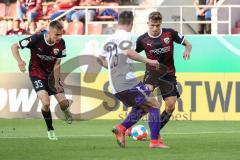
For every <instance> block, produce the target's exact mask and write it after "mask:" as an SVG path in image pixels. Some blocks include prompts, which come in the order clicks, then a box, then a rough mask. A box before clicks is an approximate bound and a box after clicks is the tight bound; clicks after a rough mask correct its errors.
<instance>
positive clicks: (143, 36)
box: [138, 32, 149, 41]
mask: <svg viewBox="0 0 240 160" xmlns="http://www.w3.org/2000/svg"><path fill="white" fill-rule="evenodd" d="M146 37H149V35H148V32H145V33H143V34H142V35H140V36H139V37H138V41H141V40H142V39H144V38H146Z"/></svg>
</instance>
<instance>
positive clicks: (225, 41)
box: [216, 36, 240, 56]
mask: <svg viewBox="0 0 240 160" xmlns="http://www.w3.org/2000/svg"><path fill="white" fill-rule="evenodd" d="M216 37H217V39H218V40H219V41H220V42H221V43H222V44H223V45H224V46H225V47H226V48H228V49H229V50H230V51H232V52H233V53H234V54H236V55H237V56H240V50H239V49H238V48H236V47H234V46H233V45H232V44H231V43H229V42H228V41H227V40H226V39H224V38H223V37H221V36H216Z"/></svg>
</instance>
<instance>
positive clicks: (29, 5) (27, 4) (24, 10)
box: [17, 0, 42, 33]
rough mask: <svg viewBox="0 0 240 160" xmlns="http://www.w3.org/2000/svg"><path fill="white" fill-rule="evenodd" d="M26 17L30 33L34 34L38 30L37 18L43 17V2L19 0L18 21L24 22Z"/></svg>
mask: <svg viewBox="0 0 240 160" xmlns="http://www.w3.org/2000/svg"><path fill="white" fill-rule="evenodd" d="M24 15H26V16H27V20H28V27H29V26H32V27H31V30H30V31H29V32H31V33H34V32H35V29H36V26H37V24H36V18H37V17H39V16H41V15H42V0H18V1H17V20H21V21H23V18H24Z"/></svg>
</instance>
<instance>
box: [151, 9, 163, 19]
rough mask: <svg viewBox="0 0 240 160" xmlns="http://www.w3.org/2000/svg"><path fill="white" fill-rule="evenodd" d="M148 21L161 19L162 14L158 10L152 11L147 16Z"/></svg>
mask: <svg viewBox="0 0 240 160" xmlns="http://www.w3.org/2000/svg"><path fill="white" fill-rule="evenodd" d="M148 20H149V21H162V14H161V13H160V12H158V11H154V12H152V13H150V14H149V16H148Z"/></svg>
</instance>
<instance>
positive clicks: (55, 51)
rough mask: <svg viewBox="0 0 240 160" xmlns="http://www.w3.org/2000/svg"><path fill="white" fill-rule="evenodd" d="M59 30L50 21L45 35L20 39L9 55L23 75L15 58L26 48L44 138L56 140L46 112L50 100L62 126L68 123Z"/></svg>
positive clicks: (58, 25) (56, 23)
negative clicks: (61, 116) (58, 109)
mask: <svg viewBox="0 0 240 160" xmlns="http://www.w3.org/2000/svg"><path fill="white" fill-rule="evenodd" d="M62 34H63V26H62V24H61V22H59V21H52V22H51V23H50V24H49V32H48V33H38V34H34V35H32V36H30V37H27V38H24V39H22V40H21V41H19V42H18V43H15V44H13V45H12V53H13V56H14V58H15V59H16V60H17V63H18V67H19V69H20V71H21V72H25V71H26V68H25V67H26V63H25V62H24V60H23V59H22V58H21V56H20V54H19V49H24V48H28V49H30V51H31V59H30V62H29V68H28V69H29V77H30V79H31V81H32V85H33V87H34V89H35V91H36V92H37V96H38V98H39V100H40V101H41V102H42V104H43V107H42V115H43V117H44V119H45V122H46V125H47V129H48V132H47V133H48V138H49V139H50V140H57V137H56V135H55V133H54V128H53V125H52V116H51V111H50V96H51V95H54V96H55V98H56V99H57V101H58V103H59V105H60V107H61V109H62V111H63V113H64V114H65V118H66V122H67V123H69V124H70V123H71V122H72V116H71V113H70V111H69V102H68V100H67V99H66V97H65V94H64V89H63V86H62V85H61V81H60V64H61V58H63V57H65V56H66V49H65V42H64V40H63V39H62Z"/></svg>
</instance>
